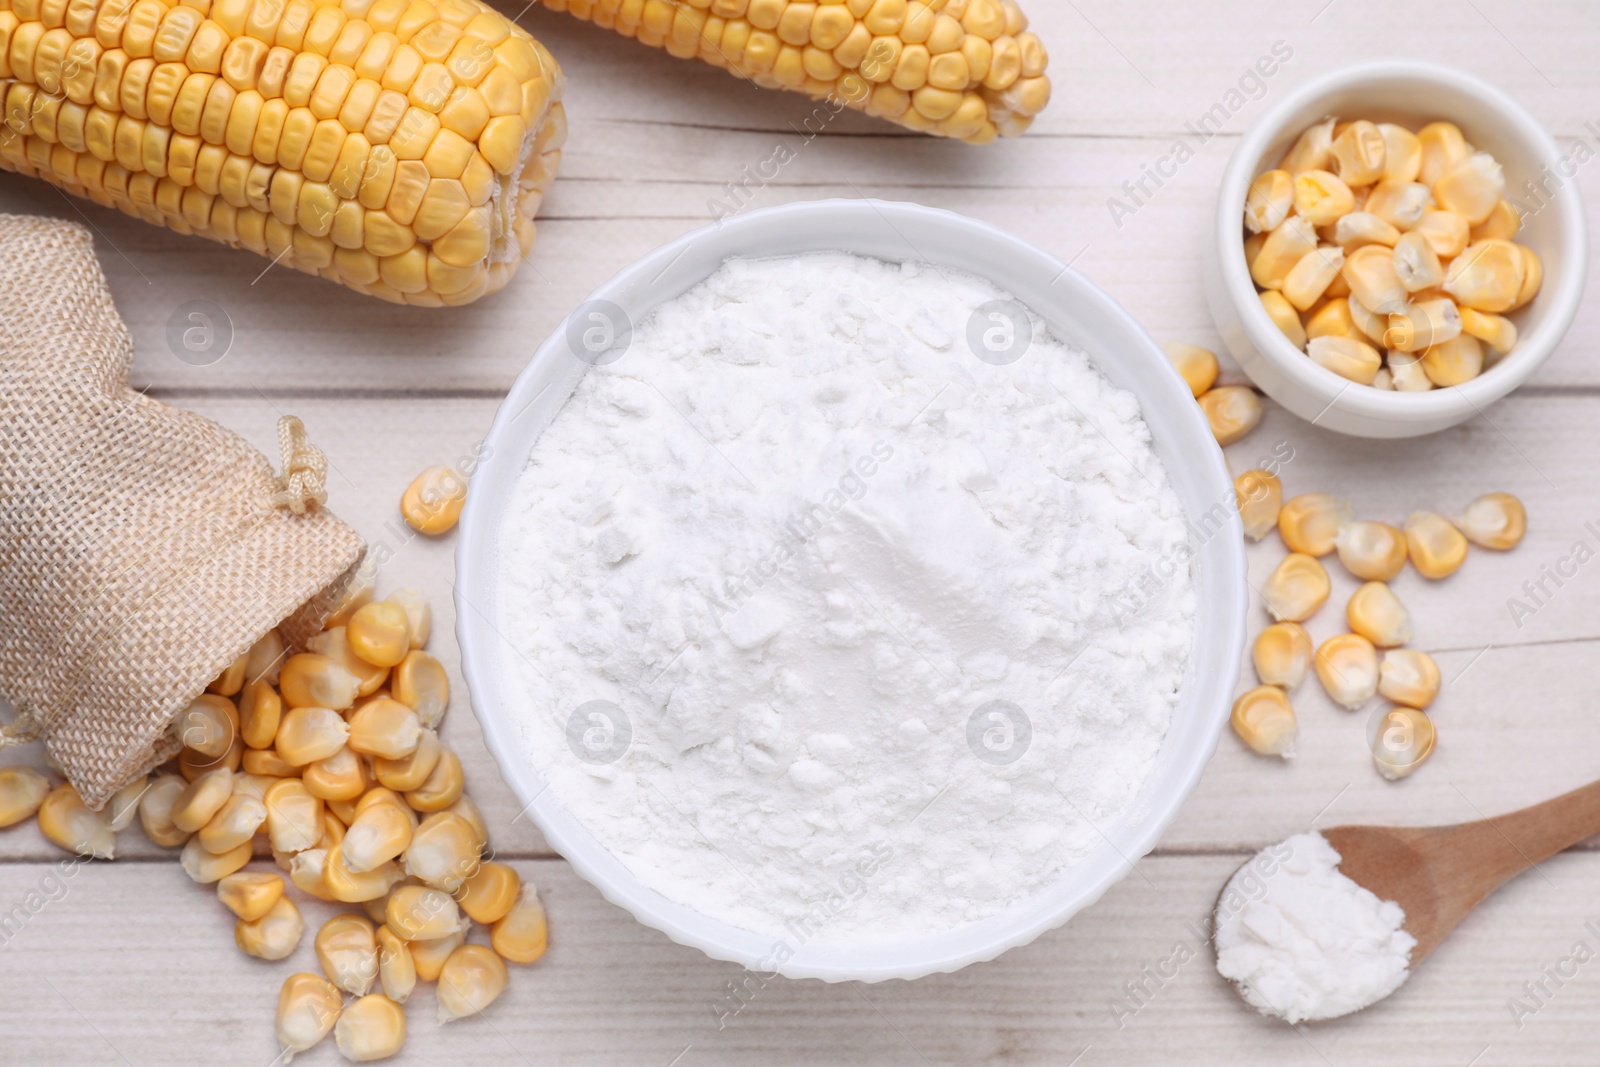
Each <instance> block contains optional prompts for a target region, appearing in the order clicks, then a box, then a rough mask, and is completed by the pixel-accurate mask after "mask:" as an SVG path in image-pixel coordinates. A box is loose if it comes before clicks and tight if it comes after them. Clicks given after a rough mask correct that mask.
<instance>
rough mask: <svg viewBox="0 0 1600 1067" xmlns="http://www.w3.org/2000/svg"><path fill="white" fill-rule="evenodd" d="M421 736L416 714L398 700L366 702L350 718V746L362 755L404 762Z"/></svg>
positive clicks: (420, 724) (420, 726)
mask: <svg viewBox="0 0 1600 1067" xmlns="http://www.w3.org/2000/svg"><path fill="white" fill-rule="evenodd" d="M421 737H422V723H421V721H420V720H419V719H418V718H417V713H416V712H415V711H412V710H411V709H410V708H408V707H406V706H405V705H404V704H402V703H400V702H399V701H398V700H389V699H384V698H382V697H379V698H377V699H375V700H369V701H367V702H366V703H365V704H363V705H362V706H361V707H360V708H358V709H357V710H356V711H355V712H354V713H353V714H352V715H351V716H350V725H349V745H350V747H351V748H352V749H353V750H355V751H356V752H359V753H361V754H362V755H363V756H374V757H376V756H381V757H383V758H384V759H404V758H405V757H406V756H409V755H411V753H413V752H415V751H416V750H417V743H418V741H419V740H420V738H421Z"/></svg>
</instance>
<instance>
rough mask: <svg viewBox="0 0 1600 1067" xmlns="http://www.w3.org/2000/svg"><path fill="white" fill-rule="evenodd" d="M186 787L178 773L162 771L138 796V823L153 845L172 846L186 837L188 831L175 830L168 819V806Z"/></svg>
mask: <svg viewBox="0 0 1600 1067" xmlns="http://www.w3.org/2000/svg"><path fill="white" fill-rule="evenodd" d="M187 787H188V783H187V782H185V781H184V780H183V779H182V778H180V777H179V776H178V775H175V774H163V775H159V776H157V778H156V780H155V781H153V782H151V783H150V786H149V788H148V789H146V790H145V791H144V796H142V797H140V798H139V824H140V825H141V826H143V827H144V834H145V836H146V837H148V838H149V839H150V841H151V842H152V843H153V844H157V845H161V846H162V847H163V848H176V847H177V846H179V845H181V844H183V843H184V842H185V841H187V840H189V831H187V830H180V829H178V828H177V827H176V826H175V825H173V822H172V806H173V805H174V804H175V803H176V802H177V800H178V797H179V796H181V795H182V794H183V791H184V789H186V788H187Z"/></svg>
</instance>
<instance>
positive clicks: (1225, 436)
mask: <svg viewBox="0 0 1600 1067" xmlns="http://www.w3.org/2000/svg"><path fill="white" fill-rule="evenodd" d="M1199 404H1200V410H1201V411H1202V412H1204V413H1205V417H1206V421H1207V422H1208V423H1210V425H1211V434H1212V436H1213V437H1215V438H1216V439H1217V444H1219V445H1222V446H1224V447H1226V446H1228V445H1231V444H1233V443H1234V442H1235V441H1237V440H1239V439H1240V438H1242V437H1244V436H1245V434H1247V433H1249V432H1250V431H1251V430H1253V429H1255V428H1256V427H1257V426H1259V425H1260V424H1261V415H1262V410H1261V398H1260V397H1258V396H1256V394H1255V391H1254V390H1252V389H1248V388H1246V387H1244V386H1241V385H1225V386H1222V387H1220V388H1217V389H1212V390H1210V391H1209V392H1207V393H1206V395H1204V396H1202V397H1201V398H1200V400H1199Z"/></svg>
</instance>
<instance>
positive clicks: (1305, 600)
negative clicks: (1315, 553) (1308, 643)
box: [1261, 552, 1333, 622]
mask: <svg viewBox="0 0 1600 1067" xmlns="http://www.w3.org/2000/svg"><path fill="white" fill-rule="evenodd" d="M1332 591H1333V587H1332V584H1331V583H1330V582H1329V581H1328V572H1327V571H1326V570H1324V569H1323V567H1322V564H1321V563H1318V562H1317V560H1316V559H1315V557H1312V556H1308V555H1305V554H1304V553H1301V552H1291V553H1290V554H1289V555H1287V556H1285V557H1284V559H1283V562H1282V563H1279V564H1278V566H1277V568H1276V569H1275V570H1274V571H1273V572H1272V574H1271V575H1269V576H1268V578H1267V581H1266V584H1265V585H1263V586H1262V587H1261V592H1262V596H1263V597H1264V598H1265V599H1266V603H1267V611H1268V612H1270V613H1271V615H1272V617H1273V618H1274V619H1276V620H1277V621H1278V622H1304V621H1305V620H1306V619H1309V618H1311V616H1313V615H1315V614H1316V613H1317V609H1319V608H1321V607H1322V605H1323V604H1325V603H1327V600H1328V594H1329V593H1331V592H1332Z"/></svg>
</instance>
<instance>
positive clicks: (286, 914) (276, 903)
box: [233, 879, 338, 1041]
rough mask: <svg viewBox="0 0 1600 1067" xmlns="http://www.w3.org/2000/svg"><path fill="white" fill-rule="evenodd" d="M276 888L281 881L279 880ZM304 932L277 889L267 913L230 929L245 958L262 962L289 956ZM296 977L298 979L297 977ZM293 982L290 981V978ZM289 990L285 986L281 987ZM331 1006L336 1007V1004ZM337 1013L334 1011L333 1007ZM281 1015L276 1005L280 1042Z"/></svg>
mask: <svg viewBox="0 0 1600 1067" xmlns="http://www.w3.org/2000/svg"><path fill="white" fill-rule="evenodd" d="M278 884H279V886H282V884H283V881H282V879H279V881H278ZM305 932H306V924H305V920H304V919H302V918H301V917H300V909H299V908H297V907H295V906H294V901H292V900H290V899H289V898H288V897H286V896H284V895H283V894H282V890H281V889H280V890H279V895H278V897H277V899H275V900H273V902H272V903H271V904H270V905H268V907H267V910H266V912H264V913H263V914H262V915H261V917H260V918H257V919H245V918H243V917H240V919H239V921H238V922H237V923H235V924H234V926H233V940H234V943H235V944H237V945H238V946H239V949H240V951H242V952H243V953H244V954H245V955H247V956H254V957H256V958H257V959H261V960H281V959H284V958H286V957H287V956H289V955H290V954H291V953H293V952H294V950H295V949H296V948H298V947H299V945H300V935H302V934H304V933H305ZM296 977H299V976H298V975H296ZM290 981H293V979H290ZM284 989H285V991H287V989H288V985H287V983H286V984H285V986H284ZM334 1004H335V1005H336V1006H337V1004H338V1001H337V1000H335V1001H334ZM336 1010H337V1008H336ZM282 1019H283V1012H282V1006H281V1002H280V1006H279V1031H278V1034H279V1040H280V1041H281V1040H283V1029H282Z"/></svg>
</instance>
